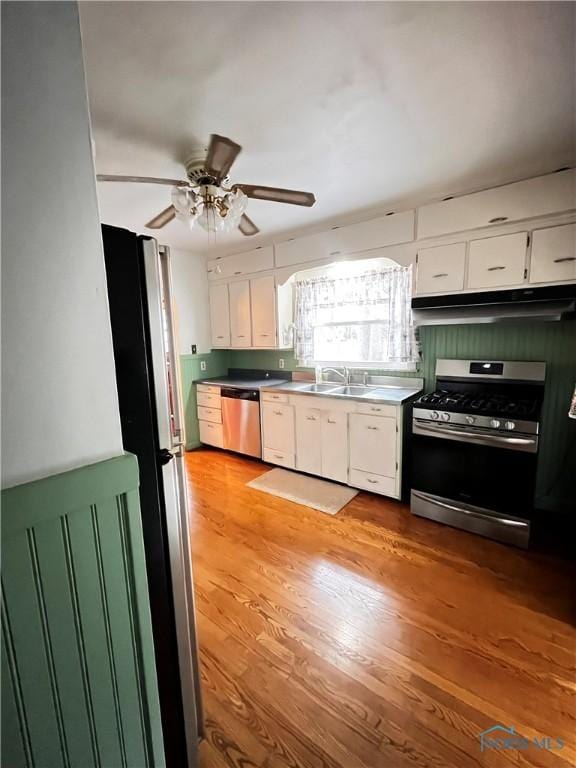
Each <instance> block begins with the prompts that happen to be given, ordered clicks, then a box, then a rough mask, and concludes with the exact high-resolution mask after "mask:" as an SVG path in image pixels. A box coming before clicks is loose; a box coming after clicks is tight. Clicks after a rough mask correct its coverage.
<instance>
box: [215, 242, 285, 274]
mask: <svg viewBox="0 0 576 768" xmlns="http://www.w3.org/2000/svg"><path fill="white" fill-rule="evenodd" d="M207 268H208V280H224V279H226V278H231V277H240V276H241V275H251V274H254V272H264V271H265V270H266V269H274V247H273V246H272V245H269V246H266V247H263V248H255V249H254V250H253V251H246V252H245V253H236V254H234V255H233V256H224V257H223V258H221V259H211V260H210V261H209V262H208V265H207Z"/></svg>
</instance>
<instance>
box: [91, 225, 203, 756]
mask: <svg viewBox="0 0 576 768" xmlns="http://www.w3.org/2000/svg"><path fill="white" fill-rule="evenodd" d="M102 234H103V241H104V256H105V262H106V275H107V283H108V298H109V306H110V319H111V325H112V337H113V344H114V358H115V364H116V380H117V385H118V396H119V402H120V418H121V422H122V437H123V443H124V448H125V450H126V451H129V452H130V453H133V454H135V455H136V456H137V457H138V464H139V469H140V506H141V511H142V523H143V532H144V547H145V552H146V566H147V575H148V586H149V593H150V609H151V614H152V628H153V634H154V646H155V655H156V670H157V675H158V688H159V696H160V710H161V715H162V730H163V734H164V747H165V753H166V766H167V768H172V766H174V768H176V767H177V768H196V766H197V764H198V742H199V739H200V738H201V737H202V704H201V692H200V675H199V662H198V648H197V638H196V622H195V611H194V589H193V575H192V559H191V552H190V525H189V510H188V504H187V492H186V475H185V467H184V455H183V454H184V422H183V413H182V405H181V393H180V377H179V371H178V350H177V348H176V344H175V338H174V322H173V313H172V290H171V279H172V278H171V269H170V252H169V249H168V248H166V247H164V246H161V245H158V243H157V241H156V240H155V239H153V238H150V237H144V236H138V235H136V234H134V233H133V232H129V231H128V230H125V229H119V228H117V227H110V226H103V227H102Z"/></svg>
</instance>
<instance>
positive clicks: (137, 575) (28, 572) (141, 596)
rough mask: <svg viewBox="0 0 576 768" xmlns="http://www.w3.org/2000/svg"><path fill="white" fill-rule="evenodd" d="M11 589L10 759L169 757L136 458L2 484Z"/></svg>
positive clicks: (110, 765) (46, 767)
mask: <svg viewBox="0 0 576 768" xmlns="http://www.w3.org/2000/svg"><path fill="white" fill-rule="evenodd" d="M2 592H3V597H2V766H6V767H7V768H8V766H9V767H10V768H24V767H26V768H32V766H35V768H60V766H62V767H63V768H91V767H92V766H94V768H96V767H98V768H152V767H153V766H154V768H156V767H157V766H163V765H164V750H163V743H162V731H161V724H160V723H161V721H160V711H159V704H158V691H157V682H156V669H155V664H154V650H153V645H152V627H151V622H150V612H149V598H148V586H147V581H146V567H145V561H144V547H143V541H142V528H141V521H140V502H139V495H138V465H137V461H136V458H135V457H134V456H132V455H123V456H119V457H117V458H114V459H110V460H108V461H104V462H99V463H97V464H92V465H90V466H86V467H82V468H80V469H77V470H74V471H71V472H65V473H63V474H60V475H54V476H52V477H48V478H45V479H43V480H38V481H36V482H33V483H27V484H24V485H19V486H15V487H13V488H9V489H6V490H4V491H2Z"/></svg>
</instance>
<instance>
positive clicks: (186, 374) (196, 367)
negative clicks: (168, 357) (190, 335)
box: [180, 349, 229, 450]
mask: <svg viewBox="0 0 576 768" xmlns="http://www.w3.org/2000/svg"><path fill="white" fill-rule="evenodd" d="M228 355H229V352H228V350H225V349H215V350H214V351H213V352H209V353H208V354H205V355H180V374H181V379H182V400H183V406H184V422H185V426H186V448H187V450H191V449H192V448H198V446H199V445H200V432H199V431H198V416H197V412H196V387H194V386H193V382H195V381H196V380H197V379H209V378H210V377H211V376H224V375H225V374H226V373H227V372H228V367H229V364H228ZM202 361H203V362H205V363H206V370H205V371H202V370H200V363H201V362H202Z"/></svg>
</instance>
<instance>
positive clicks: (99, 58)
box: [81, 2, 576, 250]
mask: <svg viewBox="0 0 576 768" xmlns="http://www.w3.org/2000/svg"><path fill="white" fill-rule="evenodd" d="M575 14H576V4H573V3H523V2H515V3H514V2H511V3H491V2H486V3H483V2H481V3H472V2H470V3H469V2H463V3H459V2H453V3H448V2H447V3H435V2H430V3H410V2H407V3H402V2H398V3H393V2H390V3H388V2H373V3H360V2H350V3H348V2H334V3H331V2H319V3H316V2H286V3H284V2H231V3H223V2H113V3H112V2H104V3H99V2H85V3H81V20H82V32H83V41H84V47H85V57H86V69H87V79H88V88H89V95H90V107H91V114H92V121H93V130H94V138H95V147H96V167H97V171H98V172H99V173H119V174H138V175H147V176H153V175H159V176H168V177H172V176H176V177H184V175H183V174H184V172H183V167H182V162H183V160H184V158H185V157H186V156H187V155H188V154H189V153H190V150H191V149H194V148H195V147H197V146H199V145H200V146H202V145H206V143H207V140H208V137H209V135H210V134H211V133H220V134H223V135H225V136H229V137H231V138H232V139H234V140H235V141H237V142H239V143H240V144H242V146H243V152H242V154H241V155H240V157H239V158H238V160H237V162H236V164H235V165H234V168H233V171H232V174H231V175H232V179H233V181H236V182H244V183H259V184H268V185H274V186H284V187H292V188H296V189H304V190H310V191H313V192H314V193H315V194H316V197H317V203H316V205H315V206H314V207H313V208H310V209H309V208H301V207H296V206H288V205H280V204H277V203H267V202H263V201H250V204H249V209H248V214H249V215H250V216H251V218H253V219H254V221H255V222H256V223H257V225H258V226H259V227H260V229H261V230H262V235H260V236H257V237H256V238H251V239H248V238H244V237H243V236H242V235H240V234H239V233H238V234H234V235H231V236H227V238H228V239H226V240H221V241H220V247H222V246H223V245H225V246H226V247H229V248H230V250H239V249H241V248H247V247H251V246H252V244H254V245H256V244H258V243H259V242H262V241H263V240H265V239H266V238H270V237H271V236H272V235H274V236H276V237H277V236H278V233H281V232H292V231H295V230H299V229H301V228H310V227H316V228H318V226H319V224H320V223H321V222H325V221H334V220H336V219H338V218H339V217H343V216H346V218H348V219H350V215H352V217H354V216H356V218H362V215H364V217H366V212H367V211H368V210H384V209H386V208H389V207H390V206H391V205H393V204H397V203H402V202H403V201H408V202H413V201H415V200H417V201H423V200H428V199H434V198H438V197H443V196H445V195H447V194H455V193H460V192H466V191H470V190H474V189H478V188H483V187H487V186H493V185H496V184H500V183H505V182H508V181H514V180H516V179H520V178H526V177H528V176H532V175H536V174H539V173H545V172H547V171H551V170H554V169H556V168H558V167H560V166H563V165H568V164H573V162H574V160H575V157H574V136H575V123H574V121H575V111H576V110H575V88H574V86H575V32H576V24H575ZM99 196H100V206H101V213H102V218H103V220H104V221H105V222H107V223H111V224H117V225H120V226H126V227H129V228H131V229H134V230H137V231H140V232H144V231H145V230H144V228H143V224H144V222H146V221H148V220H149V219H150V218H151V217H152V216H153V215H155V214H156V213H158V212H159V211H160V210H162V209H163V208H165V207H166V206H167V205H168V204H169V202H170V199H169V198H170V188H169V187H156V186H146V185H128V184H104V183H100V184H99ZM161 240H162V242H165V243H167V244H169V245H172V246H173V247H179V248H185V249H202V250H204V249H205V247H206V245H207V235H206V233H205V232H203V230H198V231H192V232H190V231H189V230H188V229H187V228H186V226H185V225H184V224H182V223H180V222H178V221H174V222H172V223H171V224H169V225H168V226H167V227H166V228H165V229H164V230H162V235H161Z"/></svg>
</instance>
